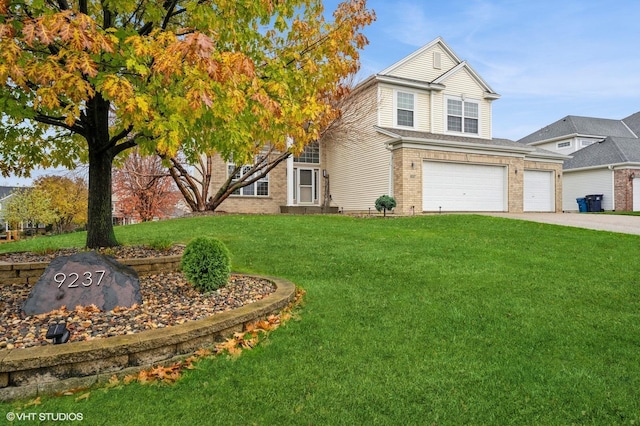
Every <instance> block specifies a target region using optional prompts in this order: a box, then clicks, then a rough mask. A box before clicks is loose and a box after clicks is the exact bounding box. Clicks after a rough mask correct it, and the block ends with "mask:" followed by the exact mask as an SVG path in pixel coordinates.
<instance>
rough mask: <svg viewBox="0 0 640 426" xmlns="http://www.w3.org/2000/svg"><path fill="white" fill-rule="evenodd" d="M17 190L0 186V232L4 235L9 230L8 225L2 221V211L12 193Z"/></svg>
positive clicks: (12, 187)
mask: <svg viewBox="0 0 640 426" xmlns="http://www.w3.org/2000/svg"><path fill="white" fill-rule="evenodd" d="M15 189H18V188H17V187H15V186H0V224H1V227H2V229H0V232H2V233H4V232H6V231H8V230H9V224H8V223H7V222H6V221H5V220H4V213H3V209H4V206H6V203H7V201H9V199H10V198H11V197H12V196H13V194H12V193H13V191H14V190H15Z"/></svg>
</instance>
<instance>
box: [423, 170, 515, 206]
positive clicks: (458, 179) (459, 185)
mask: <svg viewBox="0 0 640 426" xmlns="http://www.w3.org/2000/svg"><path fill="white" fill-rule="evenodd" d="M422 176H423V181H422V191H423V203H422V206H423V210H424V211H439V210H442V211H505V210H506V209H505V206H506V203H505V200H506V186H505V167H503V166H489V165H480V164H465V163H444V162H442V163H441V162H431V161H425V162H424V164H423V174H422Z"/></svg>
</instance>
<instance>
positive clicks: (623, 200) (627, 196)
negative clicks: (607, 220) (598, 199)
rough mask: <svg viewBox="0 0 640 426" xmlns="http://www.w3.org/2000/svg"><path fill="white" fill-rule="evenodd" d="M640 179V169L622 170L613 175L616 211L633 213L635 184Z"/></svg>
mask: <svg viewBox="0 0 640 426" xmlns="http://www.w3.org/2000/svg"><path fill="white" fill-rule="evenodd" d="M635 177H640V169H621V170H615V171H614V173H613V191H614V200H615V205H614V206H613V208H614V209H615V210H616V211H633V182H634V178H635Z"/></svg>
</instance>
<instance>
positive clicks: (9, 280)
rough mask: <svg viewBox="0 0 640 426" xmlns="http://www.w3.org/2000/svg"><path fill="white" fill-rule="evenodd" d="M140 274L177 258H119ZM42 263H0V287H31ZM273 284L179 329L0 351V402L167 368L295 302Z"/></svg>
mask: <svg viewBox="0 0 640 426" xmlns="http://www.w3.org/2000/svg"><path fill="white" fill-rule="evenodd" d="M119 261H120V262H121V263H124V264H127V265H130V266H132V267H133V268H134V269H136V270H137V271H138V272H139V273H144V274H149V273H155V272H163V271H165V272H167V271H175V270H177V268H178V265H179V263H180V256H170V257H169V256H168V257H165V258H155V259H124V260H119ZM46 266H47V263H32V264H29V263H20V264H6V263H0V285H33V284H35V282H36V281H37V280H38V278H39V277H40V275H41V274H42V273H43V272H44V270H45V268H46ZM258 278H265V279H268V280H270V281H272V282H273V283H274V284H275V286H276V291H275V292H274V293H272V294H270V295H269V296H267V297H265V298H264V299H262V300H259V301H257V302H254V303H250V304H248V305H245V306H243V307H241V308H237V309H233V310H231V311H226V312H223V313H219V314H215V315H212V316H210V317H208V318H205V319H202V320H198V321H190V322H187V323H184V324H181V325H177V326H172V327H167V328H162V329H155V330H149V331H142V332H139V333H135V334H130V335H124V336H115V337H108V338H101V339H94V340H89V341H82V342H72V343H65V344H62V345H47V346H38V347H31V348H23V349H2V350H0V401H10V400H14V399H20V398H29V397H33V396H36V395H40V394H51V393H56V392H62V391H64V390H67V389H74V388H80V387H82V388H84V387H89V386H92V385H94V384H100V383H104V382H107V381H108V380H109V378H111V377H112V376H113V375H114V374H115V375H117V376H118V377H123V376H125V375H128V374H135V373H137V372H138V371H140V370H142V369H146V368H149V367H152V366H155V365H168V364H171V363H174V362H176V361H178V360H180V359H183V358H186V357H187V356H189V355H191V354H192V353H194V352H195V351H196V350H198V349H200V348H204V347H208V346H211V345H213V344H214V343H215V342H216V341H220V340H223V339H224V338H225V337H226V336H230V335H232V334H233V333H235V332H239V331H242V330H243V329H244V328H245V326H246V325H247V324H250V323H252V322H255V321H257V320H259V319H261V318H266V317H267V316H269V315H270V314H273V313H277V312H279V311H280V310H281V309H282V308H284V307H285V306H287V305H288V304H289V303H290V302H291V301H292V300H293V299H294V297H295V285H294V284H293V283H291V282H289V281H286V280H283V279H280V278H273V277H258Z"/></svg>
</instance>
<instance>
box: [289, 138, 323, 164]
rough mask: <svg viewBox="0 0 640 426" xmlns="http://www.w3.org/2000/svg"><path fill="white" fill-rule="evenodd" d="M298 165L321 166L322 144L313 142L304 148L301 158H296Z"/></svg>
mask: <svg viewBox="0 0 640 426" xmlns="http://www.w3.org/2000/svg"><path fill="white" fill-rule="evenodd" d="M293 161H295V162H296V163H310V164H320V143H318V142H311V143H310V144H308V145H306V146H305V147H304V150H303V151H302V152H301V153H300V155H299V156H297V157H294V159H293Z"/></svg>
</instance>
